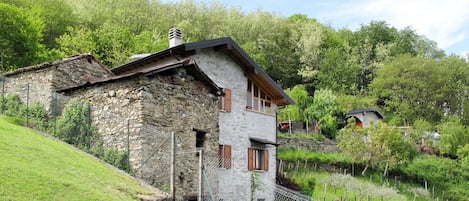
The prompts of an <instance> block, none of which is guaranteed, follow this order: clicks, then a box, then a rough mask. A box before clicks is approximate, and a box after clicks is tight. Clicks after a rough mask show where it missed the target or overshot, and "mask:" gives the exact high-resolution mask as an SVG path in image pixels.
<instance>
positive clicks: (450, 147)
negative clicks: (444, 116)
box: [437, 118, 469, 156]
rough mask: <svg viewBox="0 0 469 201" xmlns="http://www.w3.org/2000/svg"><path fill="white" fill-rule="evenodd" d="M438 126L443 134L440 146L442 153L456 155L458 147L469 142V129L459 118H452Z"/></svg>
mask: <svg viewBox="0 0 469 201" xmlns="http://www.w3.org/2000/svg"><path fill="white" fill-rule="evenodd" d="M437 128H438V131H439V133H440V135H441V140H440V143H439V146H438V147H439V150H440V152H441V153H443V154H449V155H451V156H456V155H457V151H458V149H460V148H462V147H464V146H465V145H466V144H469V132H468V129H467V128H466V126H464V125H462V123H461V121H460V120H459V119H456V118H451V119H450V120H449V121H447V122H444V123H441V124H439V125H438V126H437Z"/></svg>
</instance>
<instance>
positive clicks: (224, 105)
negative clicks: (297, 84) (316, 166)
mask: <svg viewBox="0 0 469 201" xmlns="http://www.w3.org/2000/svg"><path fill="white" fill-rule="evenodd" d="M170 36H171V34H170ZM170 40H171V39H170ZM176 41H178V39H176ZM175 44H179V45H175V46H173V47H170V48H169V49H167V50H163V51H161V52H158V53H155V54H152V55H150V56H147V57H144V58H142V59H140V60H136V61H133V62H130V63H128V64H125V65H122V66H120V67H117V68H115V69H113V70H112V71H113V73H114V74H116V75H125V74H127V73H132V72H135V71H138V70H141V69H146V68H151V67H153V66H156V65H162V64H165V63H171V62H176V61H179V60H184V59H193V60H194V61H195V62H196V63H197V64H198V66H200V68H201V69H202V71H203V72H204V73H206V74H207V76H208V77H209V78H210V79H212V80H213V81H214V82H215V83H216V85H217V86H219V87H221V88H223V91H224V96H222V97H221V98H220V100H219V117H218V124H219V130H220V134H219V142H218V143H219V150H218V155H219V160H220V162H219V168H218V170H217V171H218V177H219V180H218V185H217V186H218V188H217V189H218V194H219V199H220V200H251V198H252V197H253V198H255V199H254V200H263V199H264V200H274V198H273V196H274V192H272V191H266V190H262V188H261V187H260V186H256V185H252V184H253V182H252V180H253V179H254V180H257V181H258V182H257V183H262V184H274V183H275V178H276V169H277V164H276V158H277V156H276V153H277V143H276V140H277V139H276V111H277V107H279V106H283V105H287V104H291V103H293V101H292V100H291V98H290V97H288V95H286V94H285V93H284V92H283V90H282V89H281V88H280V87H279V86H278V85H277V84H276V83H275V82H274V81H273V80H272V79H271V78H270V77H269V76H268V75H267V74H266V73H265V72H264V71H263V70H262V69H261V68H260V67H259V66H258V65H257V64H256V63H255V62H254V61H253V60H252V59H251V58H250V57H249V56H248V55H247V54H246V52H244V51H243V50H242V49H241V47H239V46H238V45H237V44H236V43H235V42H234V41H233V40H232V39H231V38H220V39H215V40H207V41H201V42H195V43H185V44H183V43H180V42H176V43H175Z"/></svg>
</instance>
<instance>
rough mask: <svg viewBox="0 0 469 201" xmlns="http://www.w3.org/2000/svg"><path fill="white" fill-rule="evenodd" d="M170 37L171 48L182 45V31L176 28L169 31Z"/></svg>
mask: <svg viewBox="0 0 469 201" xmlns="http://www.w3.org/2000/svg"><path fill="white" fill-rule="evenodd" d="M168 37H169V47H170V48H171V47H174V46H178V45H180V44H182V31H181V30H180V29H178V28H175V27H173V28H171V29H169V33H168Z"/></svg>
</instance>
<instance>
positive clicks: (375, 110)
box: [345, 108, 384, 119]
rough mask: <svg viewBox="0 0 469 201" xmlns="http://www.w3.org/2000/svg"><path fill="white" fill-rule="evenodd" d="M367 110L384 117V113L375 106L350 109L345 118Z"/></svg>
mask: <svg viewBox="0 0 469 201" xmlns="http://www.w3.org/2000/svg"><path fill="white" fill-rule="evenodd" d="M366 112H373V113H375V114H376V116H378V117H379V118H381V119H384V115H383V114H382V113H381V112H379V111H378V110H377V109H375V108H364V109H357V110H350V111H348V113H347V116H346V117H345V118H349V117H351V116H355V115H357V114H362V113H366Z"/></svg>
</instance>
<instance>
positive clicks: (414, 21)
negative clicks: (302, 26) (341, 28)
mask: <svg viewBox="0 0 469 201" xmlns="http://www.w3.org/2000/svg"><path fill="white" fill-rule="evenodd" d="M339 7H340V9H338V11H337V12H333V13H323V15H324V16H326V18H328V19H330V20H332V21H344V20H345V21H348V22H349V23H353V21H355V20H357V19H362V20H361V23H368V22H369V21H371V20H384V21H386V22H387V23H389V24H390V25H392V26H395V27H396V28H399V29H402V28H404V27H406V26H411V27H412V28H413V29H414V30H416V31H417V33H419V34H422V35H425V36H427V37H428V38H430V39H431V40H434V41H436V42H437V43H438V46H439V47H440V48H443V49H446V48H448V47H450V46H452V45H454V44H456V43H459V42H461V41H463V40H468V39H469V33H468V32H469V27H468V25H469V12H468V11H467V9H468V8H469V1H467V0H445V1H441V0H414V1H410V0H361V1H354V2H347V3H339ZM350 25H351V27H349V28H357V27H358V26H359V24H350ZM468 46H469V44H468Z"/></svg>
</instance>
